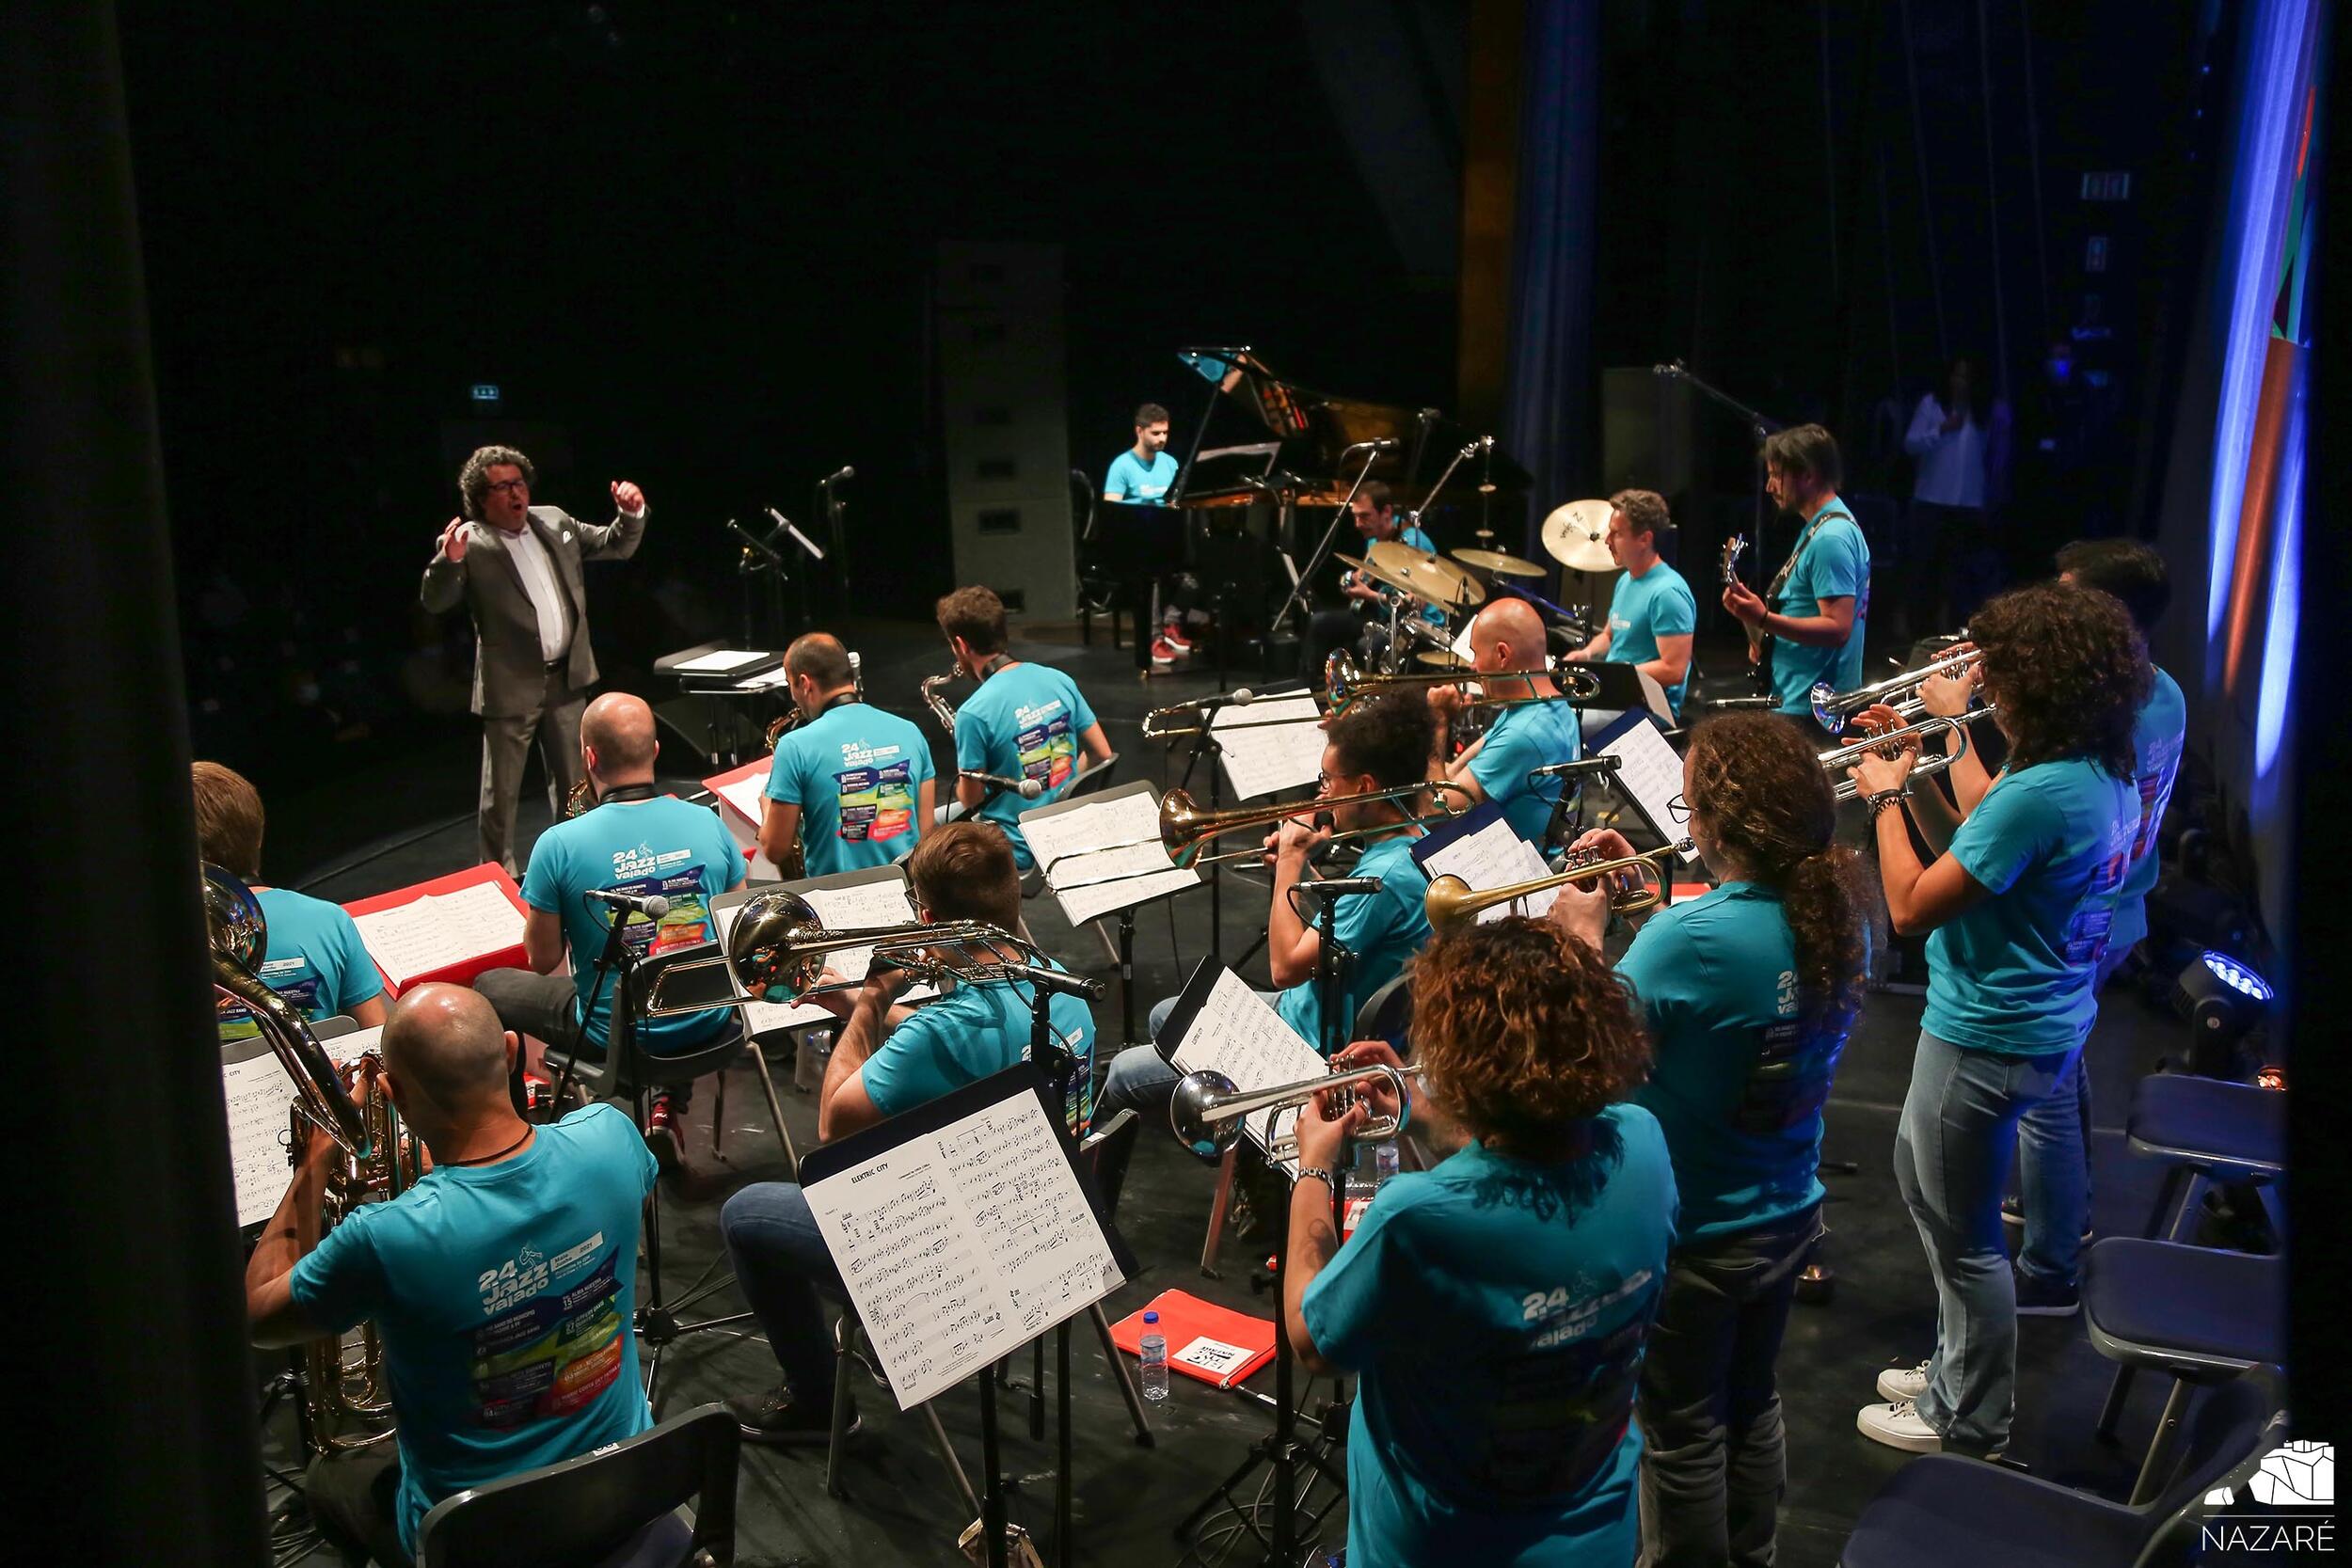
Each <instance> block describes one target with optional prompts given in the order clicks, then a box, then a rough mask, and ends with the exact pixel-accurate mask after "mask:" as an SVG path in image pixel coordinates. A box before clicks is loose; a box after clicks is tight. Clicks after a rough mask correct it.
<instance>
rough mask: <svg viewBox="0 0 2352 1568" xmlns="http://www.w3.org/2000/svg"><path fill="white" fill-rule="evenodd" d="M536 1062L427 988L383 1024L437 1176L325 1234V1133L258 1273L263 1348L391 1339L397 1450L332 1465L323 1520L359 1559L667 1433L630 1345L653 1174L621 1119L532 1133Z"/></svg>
mask: <svg viewBox="0 0 2352 1568" xmlns="http://www.w3.org/2000/svg"><path fill="white" fill-rule="evenodd" d="M517 1049H518V1046H517V1043H516V1038H515V1037H514V1035H513V1034H511V1033H501V1031H500V1029H499V1023H498V1017H497V1015H496V1014H494V1013H493V1012H491V1010H490V1005H489V1004H488V1003H487V1002H485V1001H484V1000H483V999H482V998H481V997H480V996H478V995H476V994H475V993H474V992H472V991H470V990H465V989H464V988H463V987H459V986H444V985H424V986H419V987H418V988H417V989H416V990H412V991H410V992H409V993H408V994H407V995H405V996H404V997H402V998H401V999H400V1002H399V1005H398V1006H394V1007H393V1008H392V1013H391V1019H390V1022H388V1023H387V1024H386V1025H385V1026H384V1037H383V1054H384V1083H385V1086H386V1088H387V1089H389V1092H390V1094H391V1097H392V1103H393V1104H394V1105H396V1106H398V1107H399V1109H400V1114H401V1117H402V1118H403V1119H404V1120H405V1121H406V1123H407V1125H408V1128H409V1131H410V1132H413V1133H415V1134H416V1136H418V1137H419V1138H421V1139H422V1140H423V1142H424V1147H425V1148H428V1149H430V1150H431V1151H432V1169H431V1170H430V1171H429V1172H428V1173H427V1174H426V1175H425V1177H424V1178H423V1180H420V1181H419V1182H417V1184H416V1185H414V1186H412V1187H410V1188H409V1189H408V1190H407V1191H405V1192H404V1193H402V1194H401V1195H400V1196H398V1197H395V1198H392V1199H391V1200H389V1202H384V1203H363V1204H359V1205H358V1206H357V1207H355V1208H354V1209H353V1210H352V1212H351V1213H350V1214H349V1216H348V1217H346V1218H345V1219H343V1220H342V1222H341V1223H339V1224H338V1225H337V1226H336V1227H335V1228H334V1229H333V1230H331V1231H329V1232H328V1233H327V1235H326V1237H325V1239H323V1240H322V1239H321V1238H320V1236H319V1233H318V1231H319V1196H320V1194H321V1192H322V1191H323V1190H324V1189H325V1187H326V1175H327V1171H328V1169H329V1167H330V1165H331V1164H332V1161H333V1158H334V1156H335V1153H336V1148H335V1145H334V1144H333V1143H332V1142H331V1141H330V1140H328V1139H326V1138H325V1137H320V1136H316V1135H313V1136H312V1137H311V1139H310V1148H308V1149H307V1150H306V1151H304V1152H303V1154H302V1156H301V1163H300V1164H299V1165H298V1166H297V1167H296V1169H295V1171H294V1181H293V1184H292V1185H291V1186H289V1187H288V1188H287V1189H286V1196H285V1199H284V1201H283V1202H281V1203H280V1204H279V1205H278V1212H277V1214H276V1215H275V1216H274V1217H273V1218H272V1219H271V1220H270V1222H269V1225H268V1227H267V1228H265V1229H264V1230H263V1231H262V1239H261V1242H260V1244H259V1245H257V1246H256V1247H255V1248H254V1251H253V1258H252V1261H251V1262H250V1263H249V1264H247V1266H246V1276H245V1291H246V1319H247V1322H248V1323H249V1324H250V1327H251V1332H252V1336H253V1342H254V1343H255V1344H257V1345H262V1346H273V1345H294V1344H300V1343H301V1342H302V1341H304V1340H306V1339H315V1338H323V1337H325V1336H327V1335H330V1334H341V1333H342V1332H344V1331H345V1330H348V1329H350V1328H352V1327H354V1326H356V1325H358V1324H359V1323H373V1324H375V1327H376V1331H377V1333H378V1334H379V1335H380V1336H381V1337H382V1341H383V1346H384V1364H385V1367H386V1369H387V1370H388V1372H389V1385H390V1387H391V1392H392V1414H393V1416H394V1418H396V1419H397V1420H398V1422H399V1438H398V1447H397V1448H396V1449H395V1448H390V1447H388V1446H387V1445H384V1444H377V1445H375V1446H373V1447H372V1448H368V1449H362V1450H360V1451H359V1452H358V1453H356V1454H346V1455H342V1456H339V1457H336V1458H332V1459H328V1458H321V1459H318V1460H315V1461H313V1462H312V1464H311V1465H310V1476H309V1480H308V1487H307V1489H308V1492H309V1495H310V1512H311V1513H312V1515H313V1516H314V1517H315V1518H316V1519H317V1520H318V1523H319V1528H320V1529H321V1530H322V1531H324V1532H325V1533H326V1536H327V1538H328V1539H329V1540H330V1541H332V1542H334V1543H335V1544H336V1545H337V1547H339V1548H340V1549H341V1550H342V1551H343V1552H344V1553H346V1554H347V1555H351V1556H353V1557H354V1558H355V1560H356V1559H357V1557H358V1554H361V1553H366V1554H368V1555H371V1556H373V1558H374V1559H375V1560H377V1561H380V1562H386V1563H395V1564H405V1563H407V1562H408V1561H409V1560H410V1559H411V1558H412V1556H413V1555H414V1553H415V1551H416V1545H417V1528H418V1526H419V1525H420V1524H421V1523H422V1521H423V1519H424V1516H425V1513H427V1512H428V1511H429V1510H430V1509H431V1508H432V1507H433V1505H434V1504H435V1503H437V1502H439V1501H440V1500H441V1499H442V1498H443V1497H449V1496H450V1495H451V1494H453V1493H455V1492H460V1491H463V1490H465V1489H466V1488H467V1487H469V1486H480V1485H482V1484H483V1483H484V1482H485V1481H496V1480H498V1479H499V1478H500V1477H501V1476H509V1475H513V1474H515V1473H516V1472H517V1471H520V1470H528V1469H532V1468H533V1467H535V1466H537V1465H553V1464H557V1463H559V1462H561V1461H563V1460H566V1459H572V1458H576V1457H578V1456H579V1455H580V1454H584V1453H587V1452H589V1451H590V1450H591V1449H597V1448H601V1447H603V1446H604V1445H605V1444H607V1443H617V1442H619V1441H620V1440H621V1439H623V1438H625V1437H631V1436H634V1435H636V1434H637V1433H640V1432H643V1431H644V1430H645V1428H646V1427H648V1426H649V1425H651V1424H652V1420H651V1417H650V1416H649V1414H648V1412H647V1411H646V1408H645V1395H644V1384H643V1383H642V1382H640V1381H639V1379H638V1374H637V1341H636V1337H635V1336H634V1335H633V1334H631V1333H630V1332H629V1324H630V1323H631V1322H632V1321H633V1319H634V1316H635V1313H636V1307H637V1301H636V1297H637V1224H638V1213H639V1207H640V1205H642V1204H643V1203H644V1198H645V1195H646V1194H647V1193H648V1192H650V1191H651V1190H652V1188H653V1183H654V1162H653V1160H652V1158H651V1156H649V1155H648V1154H647V1153H646V1151H645V1148H644V1144H643V1143H642V1142H641V1141H640V1140H639V1139H638V1136H637V1131H636V1129H635V1128H633V1127H631V1126H630V1125H629V1124H628V1117H625V1116H623V1115H621V1113H620V1112H619V1111H617V1110H615V1109H613V1108H612V1106H610V1105H591V1106H589V1107H587V1108H586V1109H585V1110H580V1111H575V1112H573V1113H572V1114H571V1115H570V1116H568V1117H564V1119H563V1120H562V1121H559V1122H556V1123H555V1124H553V1125H552V1126H548V1127H533V1126H532V1125H531V1124H530V1123H528V1122H526V1121H524V1120H523V1119H522V1118H521V1117H518V1116H516V1114H515V1107H514V1105H513V1103H512V1102H511V1101H509V1100H508V1098H507V1088H506V1083H507V1074H508V1072H509V1070H510V1069H511V1068H512V1066H513V1063H514V1061H515V1056H516V1051H517Z"/></svg>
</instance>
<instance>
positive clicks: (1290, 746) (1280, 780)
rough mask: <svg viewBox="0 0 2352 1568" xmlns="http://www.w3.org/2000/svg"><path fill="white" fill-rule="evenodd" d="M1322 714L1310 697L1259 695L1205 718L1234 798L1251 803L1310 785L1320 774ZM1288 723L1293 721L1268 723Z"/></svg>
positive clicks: (1218, 710) (1321, 769) (1321, 767)
mask: <svg viewBox="0 0 2352 1568" xmlns="http://www.w3.org/2000/svg"><path fill="white" fill-rule="evenodd" d="M1321 716H1322V710H1321V709H1319V708H1317V707H1316V706H1315V700H1314V699H1313V698H1312V697H1310V696H1304V695H1301V696H1296V697H1261V698H1260V699H1258V700H1257V701H1256V702H1254V703H1246V704H1232V705H1228V706H1225V707H1221V708H1218V709H1217V710H1216V712H1215V713H1213V714H1211V715H1210V716H1209V729H1210V731H1211V733H1213V734H1214V735H1215V736H1216V741H1217V758H1218V760H1219V761H1220V762H1222V763H1223V764H1224V765H1225V777H1226V779H1227V780H1228V781H1229V782H1231V783H1232V786H1233V798H1234V799H1235V800H1255V799H1257V798H1258V797H1259V796H1261V795H1272V794H1274V793H1275V792H1276V791H1277V790H1283V789H1297V788H1300V787H1302V786H1304V785H1307V784H1313V783H1314V782H1315V777H1316V775H1317V774H1319V773H1321V772H1322V771H1323V743H1324V740H1325V738H1326V736H1325V735H1324V732H1323V728H1322V726H1321V725H1319V724H1316V723H1314V722H1313V721H1314V720H1316V719H1318V718H1320V717H1321ZM1281 719H1288V720H1294V721H1295V722H1293V723H1287V724H1284V723H1273V722H1269V721H1273V720H1281Z"/></svg>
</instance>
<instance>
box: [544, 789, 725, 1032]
mask: <svg viewBox="0 0 2352 1568" xmlns="http://www.w3.org/2000/svg"><path fill="white" fill-rule="evenodd" d="M743 870H744V863H743V851H742V850H741V849H740V848H739V847H737V846H736V842H735V835H734V834H733V833H730V832H727V830H726V825H725V824H724V823H723V822H721V821H720V820H719V816H718V813H716V812H714V811H712V810H711V809H710V808H709V807H707V806H697V805H691V804H689V803H688V802H687V801H684V800H679V799H678V798H677V797H676V796H675V795H657V796H655V797H653V798H652V799H651V800H607V801H606V802H605V803H604V804H602V805H600V806H597V807H596V808H595V809H594V810H593V811H589V812H585V813H582V814H581V815H580V816H575V817H573V818H572V819H571V820H570V821H568V822H558V823H557V824H555V826H553V827H551V828H549V829H548V831H547V832H544V833H541V834H540V835H539V841H538V842H537V843H536V844H533V845H532V847H531V864H530V865H529V866H528V867H527V868H526V869H525V870H524V872H523V902H524V903H526V904H528V905H530V906H531V907H532V909H534V910H545V911H548V912H549V913H550V914H553V915H555V916H556V917H557V918H558V919H560V920H562V921H563V923H564V941H565V942H569V943H570V944H571V949H572V984H573V987H574V989H575V990H577V991H578V993H579V997H580V1004H581V1005H583V1006H584V1005H586V1004H587V1002H588V992H589V990H590V989H591V988H592V987H593V988H594V989H595V990H596V1005H595V1006H593V1007H592V1008H590V1010H589V1013H588V1033H587V1041H586V1044H587V1046H588V1047H591V1048H593V1049H594V1050H595V1051H596V1052H599V1053H601V1052H602V1051H603V1050H604V1049H605V1048H606V1045H607V1042H608V1041H610V1040H611V1038H612V974H610V973H608V974H606V975H605V978H604V983H603V984H602V985H601V986H599V985H597V984H596V960H597V959H599V958H602V957H603V956H604V941H605V936H606V934H607V933H608V932H609V931H610V930H611V929H612V917H613V916H614V915H615V914H616V913H618V914H620V915H621V918H622V919H623V920H624V921H625V922H626V924H625V925H624V926H623V927H621V940H622V941H624V942H628V945H629V947H630V948H631V950H633V951H634V952H635V953H636V955H637V956H638V957H639V958H653V957H656V956H658V955H660V954H663V953H670V952H675V951H676V950H678V949H679V948H684V947H699V946H701V945H703V944H704V943H706V942H712V941H714V940H716V931H717V927H716V926H715V925H714V924H713V922H712V920H711V915H710V901H711V900H712V899H713V898H716V897H718V896H719V895H721V894H723V893H724V892H726V891H727V890H728V889H729V888H731V887H733V886H735V884H736V883H738V882H739V881H741V880H742V879H743ZM591 888H601V889H603V890H605V891H607V892H611V893H633V894H638V895H649V894H660V895H661V896H663V897H664V898H667V899H668V900H669V901H670V912H669V913H667V914H665V915H663V916H662V917H661V919H660V921H659V922H655V921H651V920H648V919H646V918H645V917H644V915H642V914H633V913H624V912H622V911H616V910H614V909H613V908H612V906H610V905H607V904H602V903H599V902H597V901H596V900H595V899H592V898H588V897H585V896H583V895H585V894H586V893H587V892H588V890H589V889H591ZM734 1016H735V1009H734V1008H732V1007H706V1008H704V1009H703V1010H702V1011H700V1012H694V1013H680V1014H678V1015H677V1016H675V1017H674V1018H649V1019H645V1020H644V1021H643V1022H642V1023H641V1025H640V1027H642V1029H643V1030H644V1033H643V1035H641V1036H640V1037H639V1038H640V1040H641V1041H642V1043H643V1045H644V1050H645V1052H646V1053H647V1054H648V1055H654V1056H660V1055H675V1054H676V1053H679V1052H682V1051H686V1050H688V1049H690V1048H691V1047H693V1046H696V1045H700V1044H702V1043H703V1042H705V1041H707V1040H710V1039H713V1038H715V1037H717V1036H718V1033H719V1031H720V1030H721V1029H723V1028H724V1027H725V1026H726V1025H727V1023H728V1022H729V1021H730V1020H732V1019H733V1018H734Z"/></svg>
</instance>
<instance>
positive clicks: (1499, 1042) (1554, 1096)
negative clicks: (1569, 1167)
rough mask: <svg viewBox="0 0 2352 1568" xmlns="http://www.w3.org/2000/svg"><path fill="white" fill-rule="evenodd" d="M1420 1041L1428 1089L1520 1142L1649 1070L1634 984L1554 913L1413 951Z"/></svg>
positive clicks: (1557, 1128) (1618, 1094) (1547, 1131)
mask: <svg viewBox="0 0 2352 1568" xmlns="http://www.w3.org/2000/svg"><path fill="white" fill-rule="evenodd" d="M1410 972H1411V974H1412V980H1411V986H1412V991H1413V1026H1412V1037H1413V1048H1414V1054H1415V1056H1416V1057H1417V1058H1418V1060H1419V1062H1420V1065H1421V1068H1422V1073H1423V1075H1424V1078H1425V1080H1426V1083H1427V1087H1428V1090H1429V1093H1430V1096H1431V1097H1432V1098H1433V1099H1435V1100H1437V1101H1439V1102H1440V1103H1442V1104H1443V1105H1444V1106H1445V1107H1446V1108H1447V1109H1448V1111H1449V1112H1450V1113H1451V1114H1452V1115H1453V1116H1454V1118H1455V1119H1456V1120H1458V1121H1459V1122H1460V1123H1461V1124H1462V1126H1463V1127H1464V1128H1465V1129H1466V1130H1468V1131H1469V1132H1471V1133H1474V1134H1476V1135H1477V1136H1479V1137H1482V1138H1484V1137H1488V1136H1494V1137H1499V1138H1501V1139H1502V1141H1503V1142H1504V1144H1505V1145H1507V1146H1508V1147H1509V1148H1511V1149H1512V1150H1513V1151H1515V1152H1527V1153H1540V1152H1541V1151H1543V1150H1546V1149H1549V1148H1556V1147H1558V1146H1560V1145H1561V1144H1563V1143H1564V1142H1565V1141H1567V1140H1568V1139H1569V1138H1570V1137H1571V1135H1572V1132H1573V1129H1574V1127H1575V1124H1576V1123H1578V1122H1580V1121H1582V1120H1584V1119H1585V1118H1586V1117H1592V1116H1595V1115H1597V1113H1599V1112H1600V1111H1601V1110H1602V1109H1603V1108H1604V1107H1606V1106H1609V1105H1612V1104H1613V1103H1615V1102H1616V1101H1621V1100H1623V1099H1625V1098H1626V1096H1627V1095H1629V1094H1630V1093H1631V1092H1632V1091H1633V1090H1634V1089H1635V1088H1637V1087H1639V1086H1640V1085H1642V1084H1643V1083H1644V1082H1645V1080H1646V1079H1647V1078H1648V1077H1649V1066H1650V1046H1649V1037H1648V1035H1647V1034H1646V1033H1645V1031H1644V1030H1643V1027H1642V1023H1641V1020H1640V1019H1639V1018H1638V1017H1637V1016H1636V1015H1635V1012H1634V1008H1633V1000H1632V997H1631V995H1630V993H1629V991H1628V990H1626V987H1625V983H1624V982H1623V981H1621V980H1619V979H1618V978H1617V976H1616V975H1615V974H1614V973H1613V972H1612V971H1611V970H1610V968H1609V966H1608V965H1607V964H1605V963H1603V962H1602V961H1601V959H1600V957H1599V956H1598V955H1597V954H1596V953H1594V952H1593V951H1592V949H1590V948H1588V947H1586V946H1585V945H1584V944H1583V943H1582V942H1579V941H1577V940H1576V939H1575V938H1573V937H1571V936H1569V935H1568V934H1567V933H1566V932H1565V931H1563V930H1561V929H1560V928H1559V927H1556V926H1554V925H1552V924H1551V923H1550V922H1549V921H1544V920H1531V919H1526V918H1524V917H1520V916H1513V917H1511V918H1509V919H1505V920H1499V921H1496V922H1494V923H1492V924H1491V925H1485V926H1472V927H1469V928H1468V929H1466V930H1463V931H1459V932H1456V933H1454V934H1452V935H1449V936H1444V937H1440V938H1438V940H1437V941H1436V942H1432V943H1431V944H1430V945H1429V946H1428V947H1427V948H1426V949H1424V950H1423V951H1422V954H1421V955H1420V956H1419V957H1418V958H1415V959H1413V961H1412V964H1411V966H1410Z"/></svg>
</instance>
